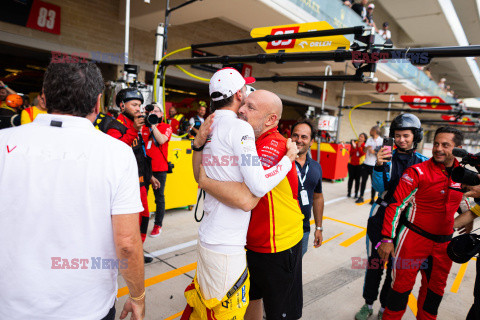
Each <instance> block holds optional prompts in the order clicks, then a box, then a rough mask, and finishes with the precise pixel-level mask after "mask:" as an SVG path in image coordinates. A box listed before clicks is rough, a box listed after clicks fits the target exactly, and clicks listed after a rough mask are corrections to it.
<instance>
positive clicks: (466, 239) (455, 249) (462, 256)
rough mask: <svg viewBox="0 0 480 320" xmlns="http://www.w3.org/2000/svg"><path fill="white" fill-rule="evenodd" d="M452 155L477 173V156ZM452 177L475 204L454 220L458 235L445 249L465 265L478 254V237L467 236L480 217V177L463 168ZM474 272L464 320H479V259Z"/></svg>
mask: <svg viewBox="0 0 480 320" xmlns="http://www.w3.org/2000/svg"><path fill="white" fill-rule="evenodd" d="M453 154H454V155H455V156H457V157H461V158H462V162H461V163H462V164H470V165H472V166H475V167H476V169H477V171H478V169H479V164H480V158H479V156H480V155H479V154H476V155H472V154H469V153H468V152H467V151H465V150H463V149H454V150H453ZM460 168H461V167H460ZM453 176H454V179H455V180H458V181H457V182H462V183H463V184H462V188H463V190H466V191H467V192H465V196H466V197H472V198H475V202H476V203H477V204H476V205H475V206H474V207H472V208H470V210H468V211H467V212H465V213H463V214H461V215H459V216H458V217H456V218H455V222H454V225H453V227H454V228H455V229H457V230H459V231H460V235H459V236H457V237H455V238H453V239H452V241H451V242H450V244H449V246H448V248H447V253H448V255H449V257H450V258H451V259H452V260H453V261H454V262H457V263H465V262H467V261H469V260H470V259H471V258H472V257H473V256H474V255H476V254H478V253H479V252H480V236H479V235H476V234H469V233H470V232H471V231H472V229H473V221H474V220H475V219H476V218H478V217H479V216H480V183H478V182H479V178H480V175H479V174H478V173H476V172H474V171H470V170H468V169H465V168H463V170H462V169H456V171H455V172H454V174H453ZM465 183H467V185H466V184H465ZM468 184H476V185H468ZM476 270H477V274H476V277H475V288H474V290H473V296H474V301H473V305H472V307H471V308H470V311H469V312H468V315H467V318H466V320H475V319H480V259H479V258H478V257H477V266H476Z"/></svg>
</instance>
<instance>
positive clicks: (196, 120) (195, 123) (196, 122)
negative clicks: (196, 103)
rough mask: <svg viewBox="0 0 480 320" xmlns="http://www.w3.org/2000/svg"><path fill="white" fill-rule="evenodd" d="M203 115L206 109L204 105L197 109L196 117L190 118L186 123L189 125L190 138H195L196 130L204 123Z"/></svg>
mask: <svg viewBox="0 0 480 320" xmlns="http://www.w3.org/2000/svg"><path fill="white" fill-rule="evenodd" d="M205 113H207V108H206V107H205V106H204V105H201V106H200V107H198V110H197V115H196V116H195V117H191V118H190V120H189V121H188V123H189V124H190V128H191V129H190V134H191V136H193V137H195V136H196V135H197V133H198V129H199V128H200V126H201V125H202V123H203V122H204V121H205V119H204V117H205Z"/></svg>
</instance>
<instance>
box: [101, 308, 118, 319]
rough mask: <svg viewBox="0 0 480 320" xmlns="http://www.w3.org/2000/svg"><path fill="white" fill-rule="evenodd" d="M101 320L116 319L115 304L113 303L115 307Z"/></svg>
mask: <svg viewBox="0 0 480 320" xmlns="http://www.w3.org/2000/svg"><path fill="white" fill-rule="evenodd" d="M101 320H115V304H113V307H112V308H111V309H110V311H108V314H107V315H106V316H105V317H103V318H102V319H101Z"/></svg>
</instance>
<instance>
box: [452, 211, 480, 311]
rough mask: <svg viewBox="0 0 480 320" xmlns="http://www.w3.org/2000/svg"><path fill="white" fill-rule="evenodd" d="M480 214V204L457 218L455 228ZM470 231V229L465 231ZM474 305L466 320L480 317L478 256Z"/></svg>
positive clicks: (479, 268)
mask: <svg viewBox="0 0 480 320" xmlns="http://www.w3.org/2000/svg"><path fill="white" fill-rule="evenodd" d="M479 216H480V205H478V204H477V205H476V206H474V207H472V208H471V209H470V210H469V211H467V212H465V213H463V214H461V215H459V216H458V217H457V218H455V223H454V224H453V227H454V228H465V227H467V228H468V226H469V225H471V224H473V220H475V219H476V218H478V217H479ZM465 232H467V233H468V232H469V230H466V231H464V233H465ZM460 233H462V231H460ZM473 297H474V300H473V305H472V307H471V308H470V311H469V312H468V315H467V318H466V320H476V319H480V259H479V258H477V275H476V276H475V289H473Z"/></svg>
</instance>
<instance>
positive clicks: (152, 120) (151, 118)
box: [145, 104, 160, 127]
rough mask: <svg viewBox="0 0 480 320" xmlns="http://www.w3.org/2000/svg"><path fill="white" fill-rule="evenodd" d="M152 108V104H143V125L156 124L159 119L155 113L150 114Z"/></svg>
mask: <svg viewBox="0 0 480 320" xmlns="http://www.w3.org/2000/svg"><path fill="white" fill-rule="evenodd" d="M154 108H155V107H154V106H153V104H147V105H146V106H145V125H146V126H147V127H151V126H154V125H156V124H157V123H158V122H159V120H160V119H159V118H158V116H157V115H156V114H152V111H153V109H154Z"/></svg>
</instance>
